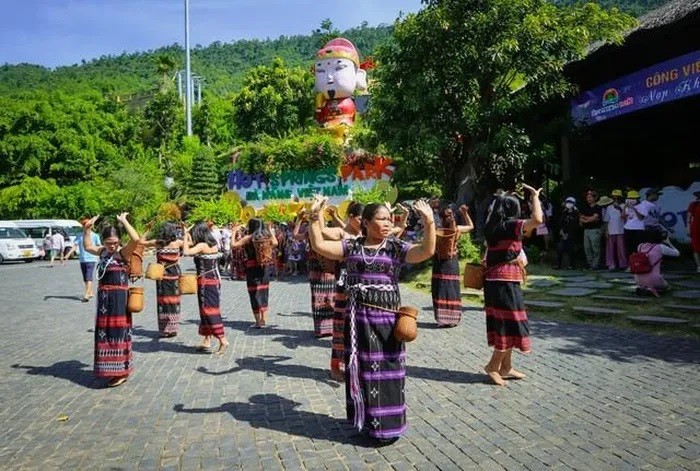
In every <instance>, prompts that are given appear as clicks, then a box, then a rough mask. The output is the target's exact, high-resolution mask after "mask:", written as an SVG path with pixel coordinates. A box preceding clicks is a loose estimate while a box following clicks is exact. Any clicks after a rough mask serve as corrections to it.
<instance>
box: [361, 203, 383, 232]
mask: <svg viewBox="0 0 700 471" xmlns="http://www.w3.org/2000/svg"><path fill="white" fill-rule="evenodd" d="M381 208H384V209H386V206H384V205H383V204H380V203H370V204H368V205H366V206H365V208H364V209H363V210H362V222H363V223H364V222H365V221H367V222H369V221H371V220H372V218H373V217H374V215H375V214H377V212H378V211H379V210H380V209H381ZM362 235H364V236H366V235H367V226H365V225H364V224H362Z"/></svg>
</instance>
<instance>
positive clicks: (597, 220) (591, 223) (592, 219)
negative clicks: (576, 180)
mask: <svg viewBox="0 0 700 471" xmlns="http://www.w3.org/2000/svg"><path fill="white" fill-rule="evenodd" d="M597 201H598V194H597V193H596V192H595V191H593V190H589V191H587V192H586V204H584V205H583V206H582V207H581V210H580V214H579V223H580V224H581V227H583V251H584V253H585V254H586V262H588V268H589V269H591V270H598V269H599V268H600V241H601V235H602V234H601V227H602V225H603V208H601V207H600V206H598V203H597Z"/></svg>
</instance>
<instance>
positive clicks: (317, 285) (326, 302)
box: [308, 257, 336, 337]
mask: <svg viewBox="0 0 700 471" xmlns="http://www.w3.org/2000/svg"><path fill="white" fill-rule="evenodd" d="M308 264H309V285H310V287H311V313H312V315H313V318H314V335H315V336H316V337H327V336H329V335H333V315H334V311H333V299H334V298H335V287H336V282H335V273H328V272H326V271H323V264H322V262H321V261H320V260H318V259H317V258H316V257H311V258H309V259H308Z"/></svg>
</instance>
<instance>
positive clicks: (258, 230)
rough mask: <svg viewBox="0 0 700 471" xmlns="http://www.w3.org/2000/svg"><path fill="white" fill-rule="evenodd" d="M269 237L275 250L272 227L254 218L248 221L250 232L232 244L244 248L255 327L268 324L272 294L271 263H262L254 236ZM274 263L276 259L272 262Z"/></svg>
mask: <svg viewBox="0 0 700 471" xmlns="http://www.w3.org/2000/svg"><path fill="white" fill-rule="evenodd" d="M261 236H262V237H269V238H270V241H271V243H272V248H273V250H274V249H275V248H277V238H276V237H275V233H274V231H272V230H271V228H270V227H265V226H264V224H263V222H262V220H261V219H258V218H252V219H251V220H250V221H248V234H247V235H245V236H243V237H242V238H241V239H239V240H237V241H236V242H234V243H233V244H231V248H232V249H234V250H235V249H239V248H240V249H243V253H244V254H245V276H246V287H247V288H248V298H249V299H250V307H251V309H252V310H253V317H254V318H255V327H256V328H258V329H259V328H262V327H265V326H266V325H267V304H268V300H269V296H270V271H271V269H272V266H271V265H261V264H259V263H258V258H257V256H256V253H255V246H254V244H253V238H254V237H261ZM272 263H274V261H273V262H272Z"/></svg>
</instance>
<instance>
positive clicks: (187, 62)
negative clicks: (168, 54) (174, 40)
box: [185, 0, 192, 136]
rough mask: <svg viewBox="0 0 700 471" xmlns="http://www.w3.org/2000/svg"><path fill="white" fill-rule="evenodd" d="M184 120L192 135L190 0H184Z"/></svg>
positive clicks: (189, 133)
mask: <svg viewBox="0 0 700 471" xmlns="http://www.w3.org/2000/svg"><path fill="white" fill-rule="evenodd" d="M185 121H186V127H187V135H188V136H191V135H192V76H191V73H190V0H185Z"/></svg>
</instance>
